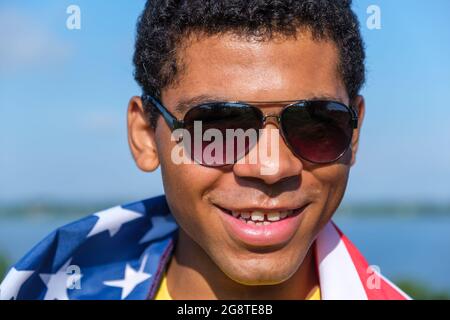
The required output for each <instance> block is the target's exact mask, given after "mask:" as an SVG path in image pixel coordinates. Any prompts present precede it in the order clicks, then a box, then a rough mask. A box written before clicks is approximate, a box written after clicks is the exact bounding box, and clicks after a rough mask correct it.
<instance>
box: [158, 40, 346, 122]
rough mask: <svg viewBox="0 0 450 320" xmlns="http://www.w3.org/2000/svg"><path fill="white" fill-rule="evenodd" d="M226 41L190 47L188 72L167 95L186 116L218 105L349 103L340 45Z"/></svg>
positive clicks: (185, 66)
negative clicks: (195, 108)
mask: <svg viewBox="0 0 450 320" xmlns="http://www.w3.org/2000/svg"><path fill="white" fill-rule="evenodd" d="M222 40H223V41H222V42H220V41H219V38H218V37H216V38H215V39H213V40H208V39H205V40H204V41H205V42H203V43H201V41H202V40H198V41H197V44H192V45H191V46H189V47H188V48H185V55H184V56H183V57H182V58H181V59H179V61H181V63H183V66H182V67H181V68H180V69H181V70H182V72H180V73H179V75H178V79H177V81H176V82H175V84H174V85H173V86H172V87H168V88H167V89H166V90H163V92H162V93H163V97H162V98H163V100H166V101H167V102H168V107H170V109H172V111H174V112H179V113H184V112H185V111H186V110H187V109H189V108H191V107H192V106H194V105H198V104H202V103H207V102H216V101H243V102H266V101H270V102H272V101H294V100H310V99H322V100H334V101H340V102H344V103H346V102H347V101H345V100H346V95H345V93H346V90H345V87H344V85H343V83H342V81H341V79H340V76H339V71H338V63H337V61H338V57H337V53H336V52H337V51H336V50H335V47H334V46H330V45H321V44H319V43H317V41H315V40H312V39H306V38H299V39H297V40H292V39H290V40H286V41H288V42H289V43H287V42H284V43H283V42H280V41H274V42H271V41H267V42H264V43H263V44H254V43H250V44H248V43H247V42H246V41H245V40H239V39H238V40H236V39H235V38H233V37H231V36H230V37H223V38H222ZM236 41H237V42H239V43H237V44H236ZM307 41H309V42H312V44H311V43H310V44H305V43H304V42H307ZM258 46H262V47H258ZM248 48H253V49H254V50H253V49H250V50H247V49H248ZM342 89H343V90H342ZM343 91H344V94H343ZM165 93H167V94H165ZM169 96H170V99H164V97H166V98H169ZM163 102H165V101H163Z"/></svg>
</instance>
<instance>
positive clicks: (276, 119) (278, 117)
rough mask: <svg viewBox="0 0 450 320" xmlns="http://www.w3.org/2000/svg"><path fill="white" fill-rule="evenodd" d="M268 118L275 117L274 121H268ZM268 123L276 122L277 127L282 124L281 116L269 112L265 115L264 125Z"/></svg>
mask: <svg viewBox="0 0 450 320" xmlns="http://www.w3.org/2000/svg"><path fill="white" fill-rule="evenodd" d="M267 119H273V120H272V121H270V120H269V121H267ZM267 123H275V124H276V125H277V127H279V126H280V116H279V115H278V114H268V115H265V116H264V117H263V126H265V125H266V124H267Z"/></svg>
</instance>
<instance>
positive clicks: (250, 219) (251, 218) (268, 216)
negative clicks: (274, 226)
mask: <svg viewBox="0 0 450 320" xmlns="http://www.w3.org/2000/svg"><path fill="white" fill-rule="evenodd" d="M231 214H232V215H233V217H235V218H237V219H239V220H241V221H243V222H245V223H248V224H250V225H257V226H260V225H261V226H262V225H269V224H270V223H271V222H276V221H280V220H282V219H284V218H286V217H288V216H291V215H293V214H294V211H293V210H286V211H280V212H269V213H264V212H262V211H253V212H248V211H247V212H241V211H232V212H231Z"/></svg>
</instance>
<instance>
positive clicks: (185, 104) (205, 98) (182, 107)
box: [175, 94, 344, 114]
mask: <svg viewBox="0 0 450 320" xmlns="http://www.w3.org/2000/svg"><path fill="white" fill-rule="evenodd" d="M301 100H329V101H336V102H341V103H344V101H342V99H341V98H339V97H337V96H334V95H328V94H317V95H311V96H307V97H306V98H298V99H294V100H274V101H251V100H248V101H247V100H245V101H241V102H248V103H255V104H271V103H274V102H276V103H292V102H296V101H301ZM223 101H236V100H233V99H228V98H225V97H220V96H213V95H208V94H202V95H199V96H194V97H191V98H182V99H180V100H179V101H178V103H177V104H176V105H175V112H177V113H180V114H184V113H185V112H186V111H187V110H189V109H191V108H192V107H194V106H197V105H200V104H204V103H211V102H223Z"/></svg>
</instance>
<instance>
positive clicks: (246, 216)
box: [241, 212, 250, 219]
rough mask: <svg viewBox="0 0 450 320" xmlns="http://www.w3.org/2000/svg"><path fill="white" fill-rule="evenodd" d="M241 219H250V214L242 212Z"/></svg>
mask: <svg viewBox="0 0 450 320" xmlns="http://www.w3.org/2000/svg"><path fill="white" fill-rule="evenodd" d="M241 217H242V218H244V219H250V212H242V213H241Z"/></svg>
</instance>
